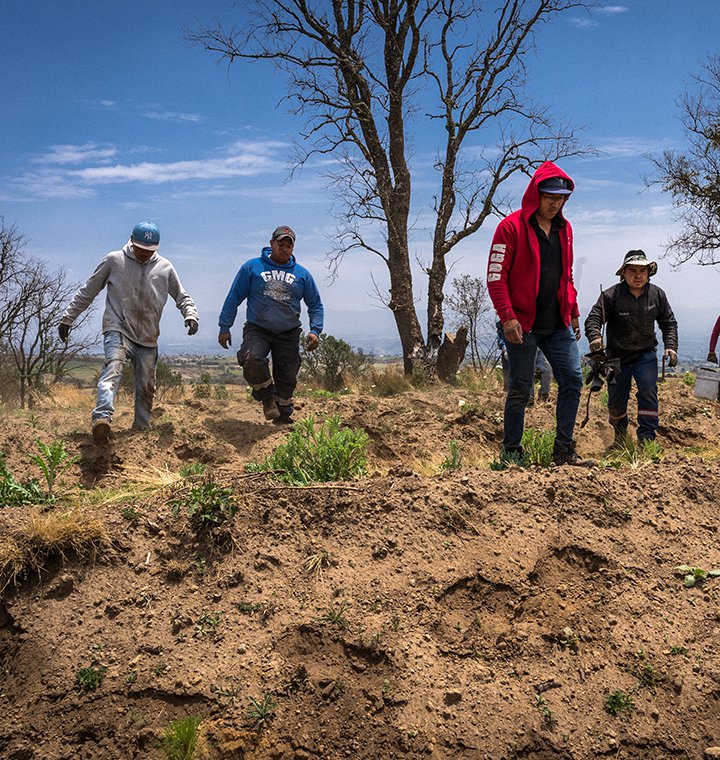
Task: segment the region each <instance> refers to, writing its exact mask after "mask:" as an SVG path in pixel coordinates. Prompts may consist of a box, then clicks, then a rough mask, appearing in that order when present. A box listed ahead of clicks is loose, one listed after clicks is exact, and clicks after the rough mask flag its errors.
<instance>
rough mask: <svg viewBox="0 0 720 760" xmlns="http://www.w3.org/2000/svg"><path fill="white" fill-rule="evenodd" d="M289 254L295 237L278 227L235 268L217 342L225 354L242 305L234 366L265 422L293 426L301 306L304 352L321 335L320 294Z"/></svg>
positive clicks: (313, 344) (291, 253)
mask: <svg viewBox="0 0 720 760" xmlns="http://www.w3.org/2000/svg"><path fill="white" fill-rule="evenodd" d="M294 248H295V232H293V230H292V229H291V228H290V227H287V226H284V225H282V226H280V227H277V228H276V229H275V231H274V232H273V234H272V236H271V238H270V247H269V248H263V249H262V253H261V255H260V256H259V257H258V258H256V259H250V260H249V261H246V262H245V263H244V264H243V265H242V267H241V268H240V271H239V272H238V273H237V276H236V277H235V281H234V282H233V284H232V287H231V288H230V292H229V293H228V296H227V298H226V299H225V303H224V305H223V307H222V311H221V312H220V319H219V325H220V334H219V335H218V342H219V343H220V345H221V346H222V347H223V348H228V346H230V345H232V338H231V335H230V328H231V327H232V326H233V324H234V322H235V318H236V316H237V310H238V307H239V306H240V304H241V303H242V302H243V301H245V300H247V315H246V322H245V325H244V327H243V339H242V344H241V345H240V350H239V351H238V352H237V358H238V363H239V364H240V366H241V367H242V370H243V376H244V377H245V380H246V381H247V382H248V384H249V385H250V386H251V387H252V396H253V398H254V399H255V400H256V401H260V402H261V403H262V407H263V414H264V415H265V419H267V420H272V421H273V422H274V423H276V424H286V423H290V422H292V418H291V415H292V412H293V406H294V402H293V393H294V392H295V386H296V385H297V375H298V371H299V369H300V333H301V327H300V301H304V302H305V305H306V307H307V310H308V316H309V319H310V330H309V332H308V335H307V338H306V344H305V345H306V348H307V349H308V350H309V351H314V350H315V349H316V348H317V347H318V344H319V341H320V334H321V333H322V329H323V318H324V311H323V305H322V301H321V300H320V293H319V291H318V289H317V286H316V285H315V281H314V280H313V278H312V275H311V274H310V272H308V270H307V269H305V267H303V266H301V265H300V264H298V263H297V261H296V259H295V256H294V254H293V251H294ZM268 356H271V357H272V372H271V370H270V366H269V361H268Z"/></svg>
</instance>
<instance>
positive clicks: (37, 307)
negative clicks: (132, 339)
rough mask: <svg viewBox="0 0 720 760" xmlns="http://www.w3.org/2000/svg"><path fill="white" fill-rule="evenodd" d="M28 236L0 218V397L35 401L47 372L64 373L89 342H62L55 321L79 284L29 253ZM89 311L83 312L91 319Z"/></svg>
mask: <svg viewBox="0 0 720 760" xmlns="http://www.w3.org/2000/svg"><path fill="white" fill-rule="evenodd" d="M23 244H24V239H23V236H22V235H20V234H19V233H18V231H17V229H16V228H15V227H14V226H12V225H6V224H5V222H4V220H2V219H0V359H1V360H2V364H3V371H2V373H1V375H2V377H0V382H1V383H2V384H3V387H2V388H0V396H2V397H3V398H8V397H14V396H17V398H18V400H19V402H20V406H22V407H25V406H31V405H32V402H33V393H34V392H39V391H40V390H41V388H42V387H43V381H44V379H45V378H46V377H47V376H49V377H51V378H52V379H57V378H59V377H60V376H62V375H63V374H64V373H65V371H66V369H67V367H68V364H69V363H70V362H71V361H72V360H73V359H74V358H75V357H76V356H77V355H78V354H79V353H81V352H83V351H85V350H86V349H87V348H88V346H89V345H90V344H91V341H83V340H80V341H74V342H72V343H69V344H65V343H63V342H62V341H61V340H60V338H59V336H58V334H57V326H58V322H59V321H60V317H61V315H62V312H63V309H64V304H65V303H66V302H67V301H68V300H69V298H70V296H71V295H72V294H73V293H74V292H75V290H76V288H77V286H76V285H71V284H69V283H68V282H67V280H66V277H65V273H64V272H63V271H60V272H49V271H48V270H47V267H46V265H45V264H44V263H43V262H40V261H35V260H33V259H31V258H28V257H27V256H25V253H24V251H23ZM87 317H88V314H86V315H84V319H87Z"/></svg>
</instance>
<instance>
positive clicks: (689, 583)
mask: <svg viewBox="0 0 720 760" xmlns="http://www.w3.org/2000/svg"><path fill="white" fill-rule="evenodd" d="M675 574H676V575H682V576H683V580H684V583H685V586H686V587H687V588H692V587H693V586H700V585H702V584H703V583H705V581H707V580H709V579H710V578H717V577H720V570H703V568H702V567H694V566H693V565H678V566H677V567H676V568H675Z"/></svg>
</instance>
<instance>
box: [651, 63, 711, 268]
mask: <svg viewBox="0 0 720 760" xmlns="http://www.w3.org/2000/svg"><path fill="white" fill-rule="evenodd" d="M678 107H679V110H680V119H681V121H682V124H683V127H684V130H685V134H686V136H687V140H688V143H689V145H688V147H687V149H686V150H685V151H677V150H666V151H665V152H664V153H663V154H662V156H659V157H653V156H650V157H649V158H650V160H651V161H652V163H653V164H654V166H655V170H656V172H655V176H654V177H653V178H650V179H649V180H647V184H648V185H652V184H659V185H661V186H662V188H663V190H664V191H666V192H668V193H670V194H671V195H672V198H673V204H674V205H675V208H676V215H675V216H676V220H677V221H678V222H679V223H680V225H681V231H680V233H679V234H678V235H677V236H676V237H674V238H671V239H670V240H669V241H668V244H667V246H666V254H665V255H666V256H669V257H670V259H671V260H672V261H673V262H674V264H675V265H676V266H680V265H681V264H684V263H685V262H687V261H691V260H695V263H696V264H701V265H704V266H712V265H714V264H718V263H720V54H717V55H714V56H711V57H710V58H708V60H707V63H706V64H705V67H704V71H703V73H702V74H700V75H697V76H694V77H693V84H692V85H691V86H690V87H688V89H687V90H686V91H685V92H684V93H683V94H682V95H681V96H680V98H679V100H678Z"/></svg>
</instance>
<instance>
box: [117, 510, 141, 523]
mask: <svg viewBox="0 0 720 760" xmlns="http://www.w3.org/2000/svg"><path fill="white" fill-rule="evenodd" d="M120 514H121V515H122V516H123V519H124V520H127V521H128V522H129V523H133V524H135V523H136V522H138V521H139V520H140V518H141V517H142V512H138V510H137V509H135V508H134V507H124V508H123V510H122V512H120Z"/></svg>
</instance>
